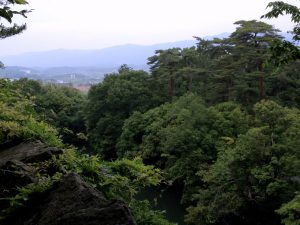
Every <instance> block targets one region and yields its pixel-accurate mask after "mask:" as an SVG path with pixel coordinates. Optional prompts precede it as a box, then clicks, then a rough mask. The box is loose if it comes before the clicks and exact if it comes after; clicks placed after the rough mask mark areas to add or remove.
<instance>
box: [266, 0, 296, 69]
mask: <svg viewBox="0 0 300 225" xmlns="http://www.w3.org/2000/svg"><path fill="white" fill-rule="evenodd" d="M267 8H271V10H270V11H269V12H268V13H266V14H265V15H263V16H262V18H267V19H271V18H278V17H279V16H282V15H285V14H286V15H290V16H291V22H293V23H295V26H294V28H293V31H292V32H291V33H292V34H293V40H294V41H299V40H300V9H299V8H298V7H297V6H294V5H291V4H288V3H285V2H283V1H275V2H270V3H269V4H268V6H267ZM271 52H272V60H273V61H274V63H275V64H276V65H282V64H287V63H288V62H290V61H294V60H297V59H300V49H299V46H297V45H295V44H294V43H291V42H289V41H278V40H277V41H275V42H274V44H273V45H272V47H271Z"/></svg>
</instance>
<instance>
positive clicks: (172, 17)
mask: <svg viewBox="0 0 300 225" xmlns="http://www.w3.org/2000/svg"><path fill="white" fill-rule="evenodd" d="M269 1H271V0H208V1H207V0H205V1H204V0H203V1H202V0H84V1H83V0H28V2H29V5H28V6H26V7H27V8H29V9H34V11H33V12H32V13H30V14H29V15H28V18H27V19H25V20H24V19H22V20H20V21H24V22H26V23H27V25H28V29H27V30H26V31H25V32H24V33H23V34H21V35H17V36H14V37H10V38H8V39H4V40H1V41H0V49H1V52H0V56H4V55H10V54H16V53H21V52H28V51H42V50H52V49H59V48H65V49H100V48H103V47H108V46H113V45H119V44H126V43H132V44H154V43H162V42H173V41H179V40H189V39H192V36H200V37H202V36H206V35H215V34H219V33H223V32H232V31H234V29H235V26H234V25H233V23H234V22H235V21H237V20H242V19H243V20H250V19H257V20H258V19H259V18H260V16H261V15H262V14H264V12H266V10H265V8H266V5H267V3H268V2H269ZM286 2H289V3H291V4H294V5H299V1H298V0H290V1H286ZM17 19H18V18H17ZM267 22H268V23H270V24H273V25H275V26H276V27H277V28H279V29H281V30H282V31H286V30H287V29H290V28H291V25H292V24H291V23H290V22H289V18H281V19H278V20H271V21H269V20H268V21H267Z"/></svg>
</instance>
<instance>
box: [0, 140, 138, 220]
mask: <svg viewBox="0 0 300 225" xmlns="http://www.w3.org/2000/svg"><path fill="white" fill-rule="evenodd" d="M61 153H62V151H61V150H59V149H56V148H48V147H47V146H45V145H44V144H42V143H40V142H31V143H22V144H20V145H18V146H15V147H13V148H9V149H5V150H0V185H1V186H0V188H1V189H0V195H1V197H0V198H1V199H5V198H8V197H12V196H14V195H15V194H16V188H17V187H20V186H24V185H26V184H29V183H33V182H36V181H37V180H38V170H40V169H41V168H40V167H41V165H42V164H43V163H44V164H45V162H46V163H47V164H48V165H50V166H48V167H47V170H48V171H47V172H48V173H53V172H54V171H55V168H54V167H52V166H51V159H52V156H53V155H57V154H61ZM8 207H9V205H8V202H7V201H3V200H1V201H0V210H5V209H6V208H8ZM0 224H1V225H11V224H14V225H19V224H20V225H21V224H22V225H23V224H26V225H69V224H70V225H71V224H72V225H75V224H76V225H81V224H82V225H94V224H95V225H96V224H97V225H101V224H103V225H104V224H106V225H113V224H115V225H116V224H120V225H121V224H122V225H127V224H128V225H129V224H135V222H134V220H133V218H132V216H131V214H130V211H129V209H128V207H127V206H126V205H125V203H123V202H121V201H117V200H107V199H106V198H105V197H104V195H103V194H102V193H101V192H99V191H98V190H96V189H95V188H93V187H91V186H90V185H88V184H87V183H85V182H84V181H83V179H82V178H81V177H80V176H79V175H77V174H75V173H69V174H66V175H64V176H63V177H62V178H61V179H60V181H58V182H56V183H54V185H53V186H52V187H51V188H50V189H49V190H47V191H45V192H43V193H39V194H37V195H33V196H32V198H30V200H29V201H27V203H26V205H25V206H23V207H20V208H19V209H18V210H17V211H15V212H14V213H12V214H10V216H9V217H7V218H5V219H2V220H0Z"/></svg>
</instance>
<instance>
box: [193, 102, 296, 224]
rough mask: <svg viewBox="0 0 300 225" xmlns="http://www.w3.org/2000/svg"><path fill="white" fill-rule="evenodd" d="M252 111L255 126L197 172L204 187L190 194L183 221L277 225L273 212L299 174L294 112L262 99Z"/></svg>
mask: <svg viewBox="0 0 300 225" xmlns="http://www.w3.org/2000/svg"><path fill="white" fill-rule="evenodd" d="M254 112H255V124H254V125H255V126H254V127H251V128H249V130H248V131H247V132H246V133H245V134H241V135H239V136H238V138H237V140H236V143H235V144H233V145H229V147H228V148H226V149H223V151H219V154H218V158H217V160H216V162H215V163H213V164H212V165H211V166H210V168H209V170H208V171H207V172H205V173H203V172H201V171H199V172H200V173H199V172H198V174H199V175H200V177H202V179H203V181H204V182H205V183H206V185H205V186H204V187H206V188H201V189H200V190H199V191H198V193H197V194H194V196H193V198H194V200H197V204H196V205H195V206H193V207H189V208H188V215H187V221H188V222H192V223H196V224H197V222H196V221H199V224H214V223H216V222H218V221H221V220H222V219H224V218H227V219H229V218H231V221H239V223H243V224H258V223H260V222H262V223H264V221H265V222H267V223H268V224H278V220H279V218H278V217H277V216H276V215H274V211H275V210H276V209H277V208H278V207H280V205H281V204H283V203H284V202H286V201H289V200H290V199H291V198H293V196H294V193H295V191H297V190H299V188H300V186H299V182H298V181H297V179H293V178H295V177H297V174H299V173H300V167H299V165H300V164H299V163H300V161H299V160H300V155H299V151H298V147H297V146H299V144H300V143H299V139H298V137H297V136H298V133H299V131H300V120H299V119H300V114H299V111H298V110H296V109H287V108H283V107H281V106H279V105H278V104H276V103H275V102H272V101H263V102H260V103H257V104H256V105H255V106H254ZM254 215H255V218H256V219H253V218H252V217H254ZM263 215H264V216H263ZM266 215H273V216H268V217H267V218H268V219H266ZM258 218H260V219H258Z"/></svg>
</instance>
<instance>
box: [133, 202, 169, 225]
mask: <svg viewBox="0 0 300 225" xmlns="http://www.w3.org/2000/svg"><path fill="white" fill-rule="evenodd" d="M130 208H131V210H132V214H133V217H134V218H135V221H136V223H137V224H138V225H152V224H153V225H174V224H173V223H170V222H169V221H167V220H166V219H165V218H164V215H163V213H162V212H160V211H155V210H152V209H151V206H150V203H149V202H148V201H146V200H145V201H137V200H134V201H132V202H131V203H130Z"/></svg>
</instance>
